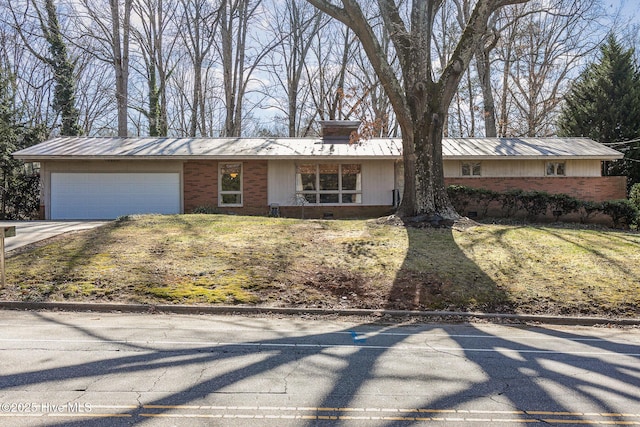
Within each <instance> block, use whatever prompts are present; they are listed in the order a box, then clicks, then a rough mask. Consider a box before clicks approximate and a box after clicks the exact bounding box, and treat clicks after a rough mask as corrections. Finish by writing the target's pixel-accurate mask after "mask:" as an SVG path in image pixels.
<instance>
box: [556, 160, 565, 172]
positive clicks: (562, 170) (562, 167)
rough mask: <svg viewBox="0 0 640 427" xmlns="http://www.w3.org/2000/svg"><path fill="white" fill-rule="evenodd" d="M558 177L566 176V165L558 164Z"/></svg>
mask: <svg viewBox="0 0 640 427" xmlns="http://www.w3.org/2000/svg"><path fill="white" fill-rule="evenodd" d="M556 175H564V163H558V164H557V166H556Z"/></svg>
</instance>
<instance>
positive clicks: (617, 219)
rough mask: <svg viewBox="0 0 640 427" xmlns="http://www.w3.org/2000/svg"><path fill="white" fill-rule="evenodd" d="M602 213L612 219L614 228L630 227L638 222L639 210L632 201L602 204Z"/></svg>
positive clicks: (615, 201) (609, 201)
mask: <svg viewBox="0 0 640 427" xmlns="http://www.w3.org/2000/svg"><path fill="white" fill-rule="evenodd" d="M602 213H604V214H606V215H609V216H610V217H611V220H612V221H613V226H614V227H619V226H621V225H622V226H625V227H629V226H630V225H632V224H636V223H637V221H638V208H637V207H636V206H635V205H634V204H633V203H632V202H631V201H630V200H608V201H606V202H602Z"/></svg>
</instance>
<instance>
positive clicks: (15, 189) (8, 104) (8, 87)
mask: <svg viewBox="0 0 640 427" xmlns="http://www.w3.org/2000/svg"><path fill="white" fill-rule="evenodd" d="M18 117H19V114H18V111H17V110H16V108H15V101H14V91H13V77H12V76H11V75H10V74H9V73H8V72H7V71H6V70H5V69H3V68H1V67H0V141H1V142H2V143H0V219H31V218H33V217H34V216H35V215H36V214H37V211H38V207H39V198H40V177H39V175H38V174H36V173H33V171H32V169H30V168H27V167H26V166H25V164H24V163H23V162H22V161H20V160H16V159H14V158H13V157H12V156H11V153H13V152H14V151H17V150H20V149H22V148H26V147H29V146H31V145H34V144H36V143H38V142H41V141H43V140H44V138H45V137H46V133H47V129H46V127H45V126H44V125H42V126H39V127H35V128H26V127H24V126H23V125H21V124H20V123H19V119H18Z"/></svg>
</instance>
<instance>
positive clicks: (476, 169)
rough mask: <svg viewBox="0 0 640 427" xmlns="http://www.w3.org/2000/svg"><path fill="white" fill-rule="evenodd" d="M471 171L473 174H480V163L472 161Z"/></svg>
mask: <svg viewBox="0 0 640 427" xmlns="http://www.w3.org/2000/svg"><path fill="white" fill-rule="evenodd" d="M472 173H473V175H474V176H480V163H474V164H473V170H472Z"/></svg>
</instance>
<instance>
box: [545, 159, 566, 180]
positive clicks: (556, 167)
mask: <svg viewBox="0 0 640 427" xmlns="http://www.w3.org/2000/svg"><path fill="white" fill-rule="evenodd" d="M549 165H553V173H552V174H550V173H549ZM558 165H563V168H564V173H563V174H561V175H560V174H558ZM544 175H545V176H567V162H565V161H558V162H546V163H545V164H544Z"/></svg>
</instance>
